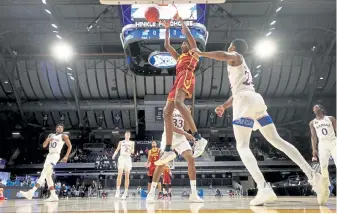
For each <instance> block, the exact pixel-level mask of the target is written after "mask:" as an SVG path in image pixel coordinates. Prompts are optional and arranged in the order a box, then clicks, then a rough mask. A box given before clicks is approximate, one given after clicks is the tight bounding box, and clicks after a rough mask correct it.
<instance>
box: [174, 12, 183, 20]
mask: <svg viewBox="0 0 337 214" xmlns="http://www.w3.org/2000/svg"><path fill="white" fill-rule="evenodd" d="M173 19H174V20H178V21H182V18H181V17H180V16H179V13H178V12H177V13H176V14H175V15H174V17H173Z"/></svg>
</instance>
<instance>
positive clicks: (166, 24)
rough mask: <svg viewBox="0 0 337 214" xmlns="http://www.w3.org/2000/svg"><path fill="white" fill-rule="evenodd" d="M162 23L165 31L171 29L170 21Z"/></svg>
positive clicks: (161, 21)
mask: <svg viewBox="0 0 337 214" xmlns="http://www.w3.org/2000/svg"><path fill="white" fill-rule="evenodd" d="M160 23H161V24H162V25H164V28H165V29H168V28H170V27H171V21H170V20H160Z"/></svg>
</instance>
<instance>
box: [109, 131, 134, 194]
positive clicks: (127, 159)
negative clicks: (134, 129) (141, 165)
mask: <svg viewBox="0 0 337 214" xmlns="http://www.w3.org/2000/svg"><path fill="white" fill-rule="evenodd" d="M124 136H125V140H122V141H119V143H118V146H117V149H116V151H115V152H114V154H113V156H112V159H115V158H116V155H117V153H118V152H119V150H120V151H121V152H120V155H119V158H118V164H117V167H118V176H117V182H116V194H115V198H119V195H120V187H121V183H122V176H123V171H124V172H125V182H124V193H123V195H122V197H121V199H123V200H125V199H126V197H127V196H128V189H129V183H130V171H131V169H132V160H131V155H132V154H133V153H134V152H135V142H133V141H130V137H131V133H130V131H126V132H125V135H124Z"/></svg>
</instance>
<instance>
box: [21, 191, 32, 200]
mask: <svg viewBox="0 0 337 214" xmlns="http://www.w3.org/2000/svg"><path fill="white" fill-rule="evenodd" d="M20 194H21V195H22V196H23V197H25V198H26V199H28V200H32V198H33V195H34V192H33V190H28V191H27V192H24V191H20Z"/></svg>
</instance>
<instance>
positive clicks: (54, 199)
mask: <svg viewBox="0 0 337 214" xmlns="http://www.w3.org/2000/svg"><path fill="white" fill-rule="evenodd" d="M58 200H59V197H58V196H57V195H56V193H50V196H49V198H47V199H46V200H44V202H56V201H58Z"/></svg>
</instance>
